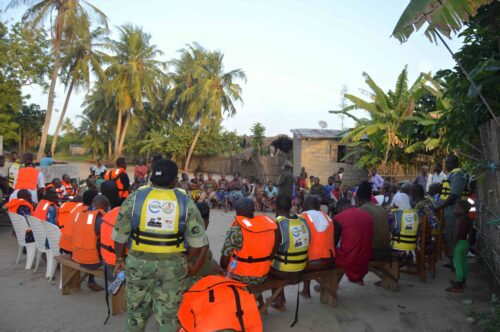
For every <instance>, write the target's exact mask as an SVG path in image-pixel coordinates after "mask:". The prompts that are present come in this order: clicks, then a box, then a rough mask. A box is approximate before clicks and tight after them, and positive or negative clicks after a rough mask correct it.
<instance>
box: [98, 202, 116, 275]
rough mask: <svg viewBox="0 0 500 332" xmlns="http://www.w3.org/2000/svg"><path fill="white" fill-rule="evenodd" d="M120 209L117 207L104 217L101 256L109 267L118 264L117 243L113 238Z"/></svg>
mask: <svg viewBox="0 0 500 332" xmlns="http://www.w3.org/2000/svg"><path fill="white" fill-rule="evenodd" d="M119 212H120V207H115V208H114V209H113V210H111V211H109V212H108V213H106V214H105V215H104V217H102V224H101V256H102V259H104V261H105V262H106V264H108V265H115V264H116V254H115V241H114V240H113V239H112V238H111V234H112V233H113V228H114V227H115V222H116V218H118V213H119Z"/></svg>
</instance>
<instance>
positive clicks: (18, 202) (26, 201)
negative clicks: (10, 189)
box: [4, 189, 35, 243]
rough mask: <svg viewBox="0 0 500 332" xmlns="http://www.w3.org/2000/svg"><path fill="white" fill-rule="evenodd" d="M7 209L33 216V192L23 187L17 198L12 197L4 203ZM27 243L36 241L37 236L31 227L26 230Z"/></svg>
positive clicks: (22, 214)
mask: <svg viewBox="0 0 500 332" xmlns="http://www.w3.org/2000/svg"><path fill="white" fill-rule="evenodd" d="M4 207H5V208H7V211H9V212H12V213H17V214H19V215H21V216H24V217H26V216H31V215H32V214H33V200H32V199H31V192H30V191H29V190H27V189H21V190H19V191H18V192H17V198H14V199H11V200H10V201H9V202H7V203H6V204H5V205H4ZM25 241H26V243H33V242H35V237H34V236H33V232H32V231H31V229H27V230H26V236H25Z"/></svg>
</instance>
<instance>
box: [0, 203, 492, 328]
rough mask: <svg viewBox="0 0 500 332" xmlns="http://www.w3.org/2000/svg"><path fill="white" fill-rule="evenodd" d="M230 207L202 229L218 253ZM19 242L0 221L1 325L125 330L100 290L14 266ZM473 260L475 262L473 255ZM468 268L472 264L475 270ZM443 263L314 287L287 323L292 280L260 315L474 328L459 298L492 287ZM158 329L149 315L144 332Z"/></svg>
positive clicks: (270, 321) (327, 322) (481, 298)
mask: <svg viewBox="0 0 500 332" xmlns="http://www.w3.org/2000/svg"><path fill="white" fill-rule="evenodd" d="M231 216H232V214H231V212H229V213H224V212H223V211H220V210H213V211H212V216H211V223H210V226H209V230H208V234H209V238H210V246H211V249H212V251H213V253H214V255H215V256H216V258H218V257H219V256H220V249H221V246H222V243H223V240H224V235H225V232H226V230H227V227H228V225H229V223H230V222H231ZM16 253H17V242H16V240H15V238H14V237H13V236H12V231H11V228H10V227H5V226H4V227H0V331H82V332H83V331H85V332H87V331H92V330H97V329H100V330H104V331H123V330H124V323H125V314H121V315H119V316H116V317H112V318H111V319H110V321H109V322H108V324H107V325H106V326H103V325H102V324H103V322H104V319H105V317H106V304H105V300H104V292H101V293H92V292H91V291H89V290H88V289H87V288H86V287H85V285H83V287H82V291H81V292H78V293H74V294H71V295H66V296H63V295H61V293H60V290H59V289H58V284H59V273H56V279H55V281H53V282H51V283H50V282H48V281H47V280H46V279H44V274H45V264H43V265H42V266H41V268H39V271H38V272H36V273H35V272H33V271H26V270H24V268H23V267H24V263H22V262H21V263H20V265H18V266H17V267H14V263H15V258H16ZM471 265H473V262H472V261H471ZM473 270H474V269H473ZM451 277H452V275H451V273H450V271H449V270H446V269H444V268H440V269H439V270H438V275H437V278H436V279H432V278H429V280H428V281H427V283H426V284H423V283H420V281H419V279H418V277H416V276H409V275H402V276H401V280H400V289H399V292H392V291H387V290H384V289H380V288H378V287H376V286H374V282H375V281H376V280H377V278H376V276H374V275H373V274H369V275H368V276H367V277H366V278H365V282H366V285H365V286H364V287H361V286H357V285H353V284H351V283H349V282H347V281H345V280H342V282H341V285H340V290H339V293H338V307H337V308H336V309H333V308H331V307H327V306H325V305H322V304H320V303H319V296H318V294H313V298H312V299H311V300H304V299H301V300H300V318H299V322H298V323H297V325H296V326H295V327H294V328H293V329H291V328H289V326H290V324H291V323H292V321H293V316H294V310H295V303H296V291H297V288H296V286H289V287H287V288H286V295H287V300H288V303H287V304H288V310H287V311H286V312H285V313H280V312H277V311H274V310H272V309H271V310H270V312H269V315H267V316H265V317H263V322H264V330H265V331H288V330H291V331H403V330H405V331H473V330H477V327H474V326H471V325H469V324H468V323H466V321H465V319H466V317H467V315H468V311H469V308H468V307H467V306H466V305H464V304H462V301H463V300H464V299H471V300H472V301H473V303H486V301H487V299H488V298H489V296H490V294H491V290H490V289H488V287H487V285H488V283H487V282H486V281H485V280H484V279H482V277H481V276H480V275H479V274H478V273H477V272H474V271H473V272H472V274H471V276H470V277H469V280H467V283H468V289H467V291H466V292H465V293H464V294H449V293H446V292H445V291H444V288H445V287H447V284H448V279H450V278H451ZM155 330H157V327H156V323H155V322H154V320H153V319H152V318H151V319H150V321H149V324H148V327H147V331H155Z"/></svg>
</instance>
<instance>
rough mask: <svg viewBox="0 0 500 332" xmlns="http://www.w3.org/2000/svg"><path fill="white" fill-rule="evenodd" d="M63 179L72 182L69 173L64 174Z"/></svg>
mask: <svg viewBox="0 0 500 332" xmlns="http://www.w3.org/2000/svg"><path fill="white" fill-rule="evenodd" d="M62 179H63V181H64V182H66V183H70V182H71V178H70V177H69V175H68V174H63V176H62Z"/></svg>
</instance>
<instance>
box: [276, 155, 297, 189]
mask: <svg viewBox="0 0 500 332" xmlns="http://www.w3.org/2000/svg"><path fill="white" fill-rule="evenodd" d="M281 170H282V172H281V176H280V179H279V183H278V187H279V190H278V195H284V196H288V197H292V195H293V184H294V182H295V179H294V177H293V173H292V170H293V164H292V162H291V161H290V160H285V162H284V163H283V167H282V168H281Z"/></svg>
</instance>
